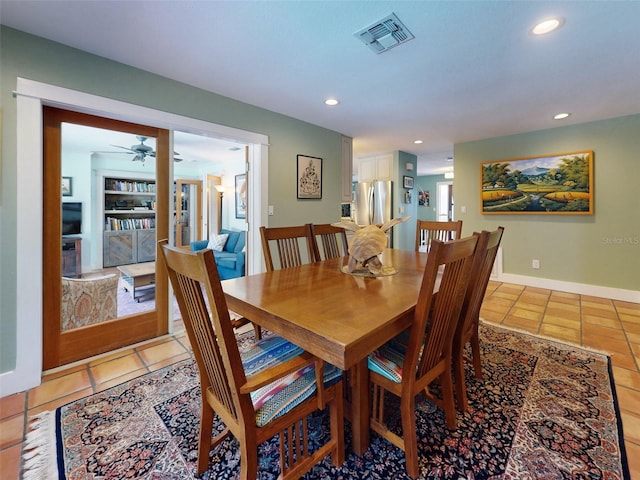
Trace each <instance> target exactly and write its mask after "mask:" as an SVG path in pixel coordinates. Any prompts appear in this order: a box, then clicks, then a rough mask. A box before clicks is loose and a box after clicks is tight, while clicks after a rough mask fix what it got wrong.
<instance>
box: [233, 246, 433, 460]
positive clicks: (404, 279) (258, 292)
mask: <svg viewBox="0 0 640 480" xmlns="http://www.w3.org/2000/svg"><path fill="white" fill-rule="evenodd" d="M381 259H382V262H383V264H384V265H385V266H393V267H394V268H395V269H396V270H397V273H395V274H393V275H387V276H379V277H368V276H357V275H352V274H349V273H345V272H344V266H345V265H346V264H347V260H348V257H343V258H337V259H330V260H324V261H321V262H317V263H311V264H307V265H301V266H299V267H293V268H285V269H281V270H275V271H272V272H265V273H259V274H255V275H248V276H245V277H240V278H234V279H230V280H225V281H224V282H222V286H223V289H224V292H225V295H226V299H227V304H228V307H229V309H230V310H232V311H233V312H235V313H237V314H239V315H242V316H244V317H246V318H248V319H249V320H251V321H252V322H254V323H256V324H258V325H260V326H261V327H263V328H265V329H267V330H269V331H270V332H273V333H276V334H278V335H280V336H282V337H284V338H286V339H287V340H289V341H291V342H293V343H295V344H296V345H299V346H300V347H302V348H303V349H304V350H307V351H309V352H311V353H312V354H314V355H316V356H317V357H318V358H321V359H322V360H325V361H327V362H329V363H332V364H333V365H335V366H337V367H339V368H341V369H343V370H345V371H349V378H350V381H349V387H350V396H351V399H350V401H351V410H350V412H347V415H348V418H349V419H350V420H351V422H352V431H353V450H354V452H355V453H356V454H357V455H362V454H363V453H364V451H365V450H366V449H367V448H368V446H369V410H370V405H369V370H368V366H367V356H368V355H369V354H370V353H371V352H373V351H374V350H375V349H376V348H378V347H380V346H381V345H383V344H384V343H385V342H387V341H388V340H390V339H391V338H393V337H394V336H395V335H397V334H398V333H400V332H401V331H403V330H405V329H406V328H408V327H409V326H410V325H411V322H412V318H413V311H414V308H415V305H416V301H417V298H418V292H419V290H420V285H421V281H422V275H423V272H424V268H425V265H426V262H427V254H426V253H422V252H415V251H407V250H395V249H386V250H385V251H384V252H383V254H382V255H381Z"/></svg>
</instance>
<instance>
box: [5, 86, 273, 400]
mask: <svg viewBox="0 0 640 480" xmlns="http://www.w3.org/2000/svg"><path fill="white" fill-rule="evenodd" d="M15 96H16V109H17V128H16V130H17V152H16V153H17V155H16V158H17V171H16V178H17V181H18V182H19V183H22V182H24V184H25V185H27V184H28V185H33V186H36V188H31V189H27V188H23V189H18V191H17V196H16V203H17V205H19V206H20V212H19V214H18V215H17V219H16V238H20V242H17V244H16V271H17V272H18V273H19V274H18V275H17V276H16V290H17V291H25V292H26V291H33V290H36V291H42V287H43V283H44V279H43V256H42V253H41V252H42V251H43V240H42V235H41V233H40V231H39V230H40V227H39V226H40V225H42V221H43V217H44V213H43V190H42V188H41V187H42V186H43V184H44V178H43V174H42V168H43V153H42V144H41V143H40V142H34V141H33V139H34V138H42V133H43V123H42V121H43V118H42V107H43V106H44V105H50V106H58V107H61V108H66V109H69V110H74V111H77V112H85V113H91V114H94V115H101V116H104V117H106V118H114V119H116V118H117V119H121V120H126V121H132V122H138V123H142V124H144V123H146V124H148V123H149V122H150V119H152V120H153V123H154V124H155V125H156V126H157V127H159V128H167V129H169V130H174V131H175V130H180V131H185V132H190V133H195V134H200V135H205V136H213V137H217V138H225V139H233V140H235V141H237V142H240V143H242V144H246V145H248V151H249V155H248V162H249V164H250V167H251V168H250V171H251V175H249V176H248V177H247V181H248V186H249V189H250V191H251V192H252V195H251V196H250V199H249V201H250V208H248V209H247V224H248V230H247V254H248V257H247V269H248V270H247V271H248V272H250V273H251V272H257V271H260V269H261V268H262V258H261V256H260V249H259V248H251V246H252V245H259V244H260V233H259V229H258V228H257V227H256V228H250V226H251V225H261V224H263V223H266V221H267V211H266V198H267V188H268V176H267V173H266V172H267V170H268V168H267V167H268V144H269V138H268V137H267V136H266V135H263V134H258V133H253V132H249V131H245V130H240V129H237V128H231V127H226V126H223V125H218V124H214V123H211V122H205V121H202V120H196V119H193V118H189V117H184V116H181V115H176V114H172V113H168V112H163V111H160V110H155V109H151V108H147V107H141V106H138V105H134V104H130V103H125V102H121V101H117V100H113V99H109V98H105V97H99V96H96V95H91V94H86V93H83V92H78V91H74V90H70V89H66V88H61V87H57V86H54V85H48V84H44V83H41V82H37V81H33V80H28V79H24V78H18V79H17V87H16V93H15ZM171 141H172V139H171V138H170V143H171ZM167 195H168V192H167ZM263 203H264V204H265V206H264V208H263V205H262V204H263ZM42 319H43V303H42V298H41V297H40V296H39V295H37V296H36V298H34V297H33V296H30V295H18V296H17V298H16V363H15V369H14V370H12V371H11V372H7V373H6V374H4V375H3V387H4V389H5V391H6V392H7V393H8V394H9V393H15V392H19V391H23V390H27V389H29V388H32V387H34V386H37V385H39V384H40V378H41V375H42V371H43V369H42V348H41V347H42V342H43V326H42Z"/></svg>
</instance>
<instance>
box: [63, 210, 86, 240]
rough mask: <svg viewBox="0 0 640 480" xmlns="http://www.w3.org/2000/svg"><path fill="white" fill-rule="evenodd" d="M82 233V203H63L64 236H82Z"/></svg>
mask: <svg viewBox="0 0 640 480" xmlns="http://www.w3.org/2000/svg"><path fill="white" fill-rule="evenodd" d="M81 233H82V203H81V202H63V203H62V235H80V234H81Z"/></svg>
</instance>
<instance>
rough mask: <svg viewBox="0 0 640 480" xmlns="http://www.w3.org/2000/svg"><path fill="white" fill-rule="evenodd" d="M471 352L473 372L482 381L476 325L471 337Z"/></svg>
mask: <svg viewBox="0 0 640 480" xmlns="http://www.w3.org/2000/svg"><path fill="white" fill-rule="evenodd" d="M471 352H472V358H473V370H474V372H475V374H476V378H477V379H479V380H482V361H481V360H480V339H479V337H478V325H477V324H476V328H475V331H474V333H473V335H472V336H471Z"/></svg>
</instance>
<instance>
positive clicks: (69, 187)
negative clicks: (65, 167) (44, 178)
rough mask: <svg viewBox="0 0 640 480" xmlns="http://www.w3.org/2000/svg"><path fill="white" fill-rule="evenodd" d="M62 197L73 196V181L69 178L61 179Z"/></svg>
mask: <svg viewBox="0 0 640 480" xmlns="http://www.w3.org/2000/svg"><path fill="white" fill-rule="evenodd" d="M62 196H63V197H71V196H73V179H72V178H71V177H62Z"/></svg>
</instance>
